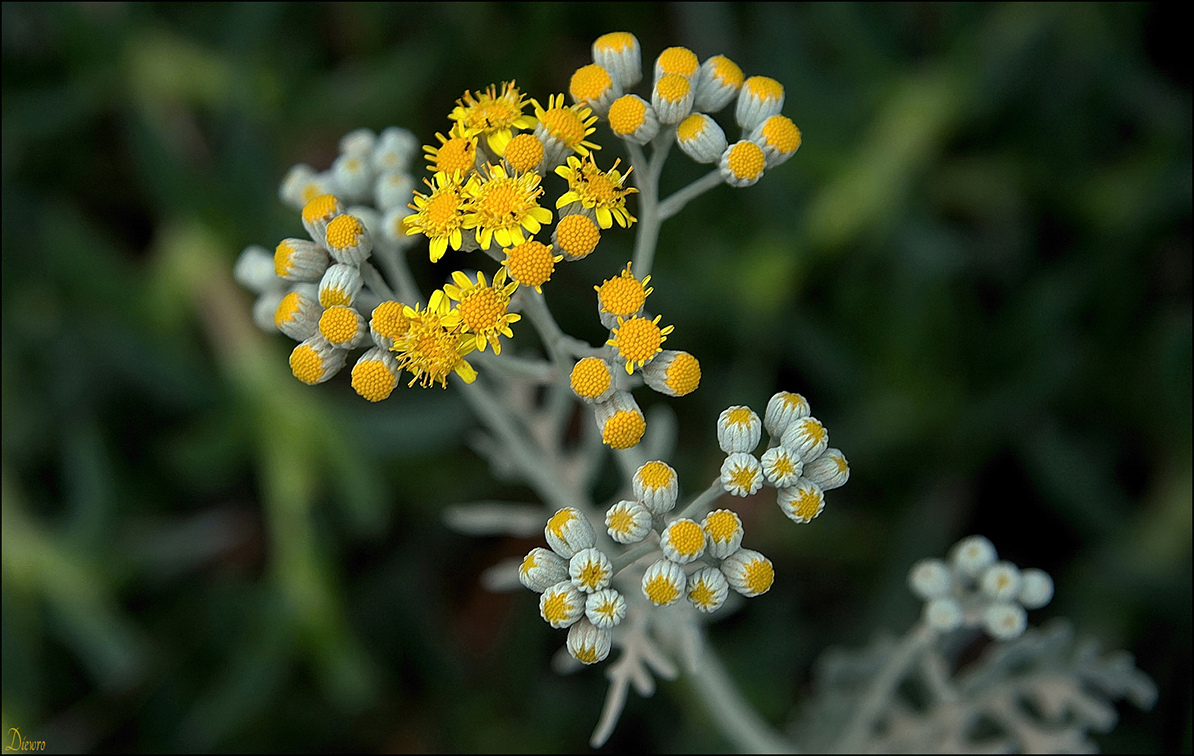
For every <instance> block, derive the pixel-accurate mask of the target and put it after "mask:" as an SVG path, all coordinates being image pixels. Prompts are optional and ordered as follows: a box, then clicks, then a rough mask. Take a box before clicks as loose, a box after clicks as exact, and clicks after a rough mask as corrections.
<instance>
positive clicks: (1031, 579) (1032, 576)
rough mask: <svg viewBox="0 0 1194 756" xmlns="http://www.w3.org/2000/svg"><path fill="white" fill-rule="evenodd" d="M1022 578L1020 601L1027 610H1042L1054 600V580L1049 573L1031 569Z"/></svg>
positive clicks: (1021, 575) (1022, 574)
mask: <svg viewBox="0 0 1194 756" xmlns="http://www.w3.org/2000/svg"><path fill="white" fill-rule="evenodd" d="M1020 578H1021V585H1020V595H1019V597H1018V599H1019V601H1020V603H1021V604H1023V605H1024V608H1025V609H1040V608H1041V607H1042V606H1044V605H1045V604H1048V603H1049V600H1050V599H1052V598H1053V578H1051V577H1049V573H1047V572H1045V571H1044V570H1038V569H1036V568H1035V567H1031V568H1029V569H1027V570H1024V571H1023V572H1022V573H1020Z"/></svg>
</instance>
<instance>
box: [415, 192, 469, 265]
mask: <svg viewBox="0 0 1194 756" xmlns="http://www.w3.org/2000/svg"><path fill="white" fill-rule="evenodd" d="M423 182H424V183H425V184H427V188H428V189H430V190H431V192H430V193H428V194H426V195H423V194H420V193H418V192H415V196H414V202H412V203H411V205H410V207H411V209H412V210H414V211H415V212H414V214H413V215H409V216H407V217H406V221H405V222H406V233H407V235H412V234H423V235H424V236H426V237H427V238H428V239H429V240H430V241H431V244H430V248H431V262H436V261H437V260H439V259H440V258H441V257H443V256H444V252H446V251H448V245H449V244H450V245H451V246H452V249H460V245H461V243H462V242H463V234H462V233H461V231H462V229H464V228H465V225H464V221H465V217H466V213H468V211H469V205H468V200H467V199H466V198H465V196H464V187H463V186H461V185H460V183H459V182H458V181H457V180H456V179H454V178H452V177H451V176H449V175H448V174H447V173H444V172H443V171H440V172H439V173H436V174H435V176H434V177H433V178H432V180H431V181H428V180H427V179H423ZM433 182H434V183H433Z"/></svg>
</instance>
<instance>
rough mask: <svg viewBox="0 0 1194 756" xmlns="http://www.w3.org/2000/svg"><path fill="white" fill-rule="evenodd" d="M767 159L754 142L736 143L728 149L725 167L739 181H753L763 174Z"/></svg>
mask: <svg viewBox="0 0 1194 756" xmlns="http://www.w3.org/2000/svg"><path fill="white" fill-rule="evenodd" d="M766 164H767V158H766V156H764V155H763V150H762V148H761V147H759V145H757V144H755V143H754V142H738V143H737V144H735V145H734V146H733V147H731V148H730V156H729V158H728V159H727V160H726V165H727V166H728V167H729V169H730V172H731V173H733V174H734V175H735V176H736V177H738V178H740V179H753V178H756V177H757V176H758V175H759V174H760V173H762V172H763V166H764V165H766Z"/></svg>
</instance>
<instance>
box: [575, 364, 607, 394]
mask: <svg viewBox="0 0 1194 756" xmlns="http://www.w3.org/2000/svg"><path fill="white" fill-rule="evenodd" d="M612 380H613V378H612V376H611V375H610V374H609V366H608V365H606V363H605V360H602V359H600V358H598V357H585V358H584V359H583V360H581V361H580V362H578V363H576V365H575V366H573V368H572V378H571V384H572V390H573V391H574V392H576V395H577V396H580V397H584V398H585V399H596V398H597V397H599V396H601V395H602V394H604V393H605V392H606V391H608V390H609V386H610V383H611V382H612Z"/></svg>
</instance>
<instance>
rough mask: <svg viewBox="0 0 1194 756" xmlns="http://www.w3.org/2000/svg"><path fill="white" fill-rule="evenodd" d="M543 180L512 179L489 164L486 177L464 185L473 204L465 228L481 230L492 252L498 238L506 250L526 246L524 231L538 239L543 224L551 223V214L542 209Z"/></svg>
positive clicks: (534, 176)
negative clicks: (516, 245) (491, 246)
mask: <svg viewBox="0 0 1194 756" xmlns="http://www.w3.org/2000/svg"><path fill="white" fill-rule="evenodd" d="M540 180H541V178H540V176H539V174H537V173H524V174H521V175H518V176H510V175H508V174H507V173H506V169H505V168H503V167H502V166H500V165H486V166H485V174H484V175H482V174H481V173H478V174H476V175H474V176H473V177H472V178H470V179H469V182H468V183H467V184H465V186H464V196H465V198H466V199H467V201H468V205H469V207H468V212H467V214H466V215H465V216H464V228H475V229H477V242H478V243H479V244H480V245H481V248H482V249H489V245H490V244H491V243H492V241H493V239H495V238H496V239H497V242H498V244H500V245H502V246H503V247H511V246H514V245H515V244H522V243H523V242H524V241H526V237H525V236H523V233H522V232H523V229H526V230H527V231H528V232H530V234H531V236H534V235H535V234H537V233H539V229H540V228H541V227H542V224H544V223H551V211H550V210H548V209H547V208H543V207H540V206H539V202H538V199H539V195H541V194H543V189H542V187H540V186H539V182H540Z"/></svg>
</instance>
